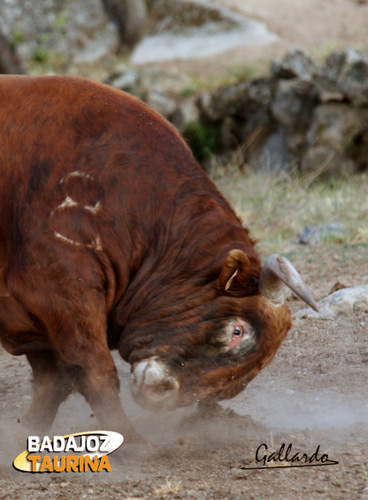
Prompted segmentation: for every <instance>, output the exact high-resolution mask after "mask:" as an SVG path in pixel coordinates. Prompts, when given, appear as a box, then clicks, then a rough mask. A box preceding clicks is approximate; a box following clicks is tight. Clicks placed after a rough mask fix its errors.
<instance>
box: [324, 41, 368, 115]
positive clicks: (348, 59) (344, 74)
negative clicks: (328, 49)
mask: <svg viewBox="0 0 368 500" xmlns="http://www.w3.org/2000/svg"><path fill="white" fill-rule="evenodd" d="M315 81H316V88H317V91H318V95H319V98H320V100H321V101H322V102H328V101H342V100H344V99H348V100H349V101H350V102H352V103H353V104H355V105H358V106H360V105H366V104H368V56H362V55H360V54H358V53H357V52H355V51H354V50H351V49H345V50H343V51H340V52H334V53H332V54H331V55H330V56H329V57H328V58H327V59H326V61H325V63H324V64H323V65H322V66H321V68H320V69H319V71H318V73H317V75H316V80H315Z"/></svg>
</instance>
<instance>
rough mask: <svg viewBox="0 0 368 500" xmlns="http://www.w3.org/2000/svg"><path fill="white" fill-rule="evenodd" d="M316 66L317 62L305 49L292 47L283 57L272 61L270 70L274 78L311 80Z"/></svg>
mask: <svg viewBox="0 0 368 500" xmlns="http://www.w3.org/2000/svg"><path fill="white" fill-rule="evenodd" d="M317 68H318V66H317V64H316V63H315V61H314V59H313V58H312V56H311V55H310V54H309V53H308V52H307V51H305V50H303V49H293V50H290V51H289V52H288V53H287V54H286V56H285V57H284V58H283V59H281V60H276V61H274V62H273V63H272V65H271V72H272V74H273V76H274V77H275V78H280V79H283V78H286V79H288V78H299V79H300V80H306V81H311V80H313V77H314V75H315V73H316V71H317Z"/></svg>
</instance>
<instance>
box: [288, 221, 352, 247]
mask: <svg viewBox="0 0 368 500" xmlns="http://www.w3.org/2000/svg"><path fill="white" fill-rule="evenodd" d="M349 233H350V231H349V229H348V228H347V227H346V225H345V224H344V223H342V222H332V223H330V224H320V225H319V226H317V227H311V226H308V225H307V226H305V228H304V229H303V231H302V232H301V233H300V236H299V239H298V243H301V244H303V245H317V244H318V243H321V241H323V240H324V239H326V238H333V239H344V238H346V236H347V235H349Z"/></svg>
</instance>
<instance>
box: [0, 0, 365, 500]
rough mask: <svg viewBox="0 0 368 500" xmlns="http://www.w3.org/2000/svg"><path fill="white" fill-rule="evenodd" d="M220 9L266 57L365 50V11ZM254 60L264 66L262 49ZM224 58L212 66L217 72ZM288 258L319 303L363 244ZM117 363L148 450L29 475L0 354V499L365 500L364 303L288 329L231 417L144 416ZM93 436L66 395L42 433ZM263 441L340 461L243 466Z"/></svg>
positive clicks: (24, 382)
mask: <svg viewBox="0 0 368 500" xmlns="http://www.w3.org/2000/svg"><path fill="white" fill-rule="evenodd" d="M218 1H219V2H220V0H218ZM221 3H222V4H226V5H229V6H232V7H234V8H238V9H242V8H243V9H245V11H246V12H249V11H251V10H252V9H254V16H255V17H257V18H258V19H261V20H263V21H265V22H267V24H268V26H269V28H270V30H271V31H273V32H276V33H277V34H278V35H279V36H280V38H281V41H280V42H278V43H279V44H280V47H276V46H274V47H273V48H272V49H271V48H270V49H269V51H268V52H267V57H268V56H270V54H271V52H272V51H273V50H274V51H275V53H274V55H278V54H280V55H281V54H282V53H283V51H284V49H286V48H288V47H291V46H295V45H298V46H305V47H306V48H309V49H311V50H312V49H316V48H318V47H317V46H318V44H323V43H327V42H328V41H329V40H334V43H335V44H336V47H337V46H342V45H352V46H355V47H357V46H358V45H359V43H361V44H364V43H367V31H366V20H367V16H368V6H367V5H365V4H362V5H358V4H357V3H356V2H354V1H352V0H324V1H323V2H317V1H315V0H306V1H301V0H299V1H298V2H295V0H294V1H292V0H277V1H275V0H246V1H245V0H244V2H241V1H238V2H235V1H232V0H222V1H221ZM235 4H236V5H235ZM243 4H244V5H243ZM245 4H246V5H245ZM364 18H365V19H364ZM257 50H258V49H257ZM267 50H268V49H267ZM278 51H279V52H278ZM243 55H244V54H243ZM271 56H272V54H271ZM271 56H270V57H271ZM233 57H234V60H237V57H238V56H237V54H233ZM252 57H253V56H252ZM255 57H260V58H262V57H265V49H264V48H263V49H260V52H259V53H258V55H257V56H255ZM225 60H226V61H228V58H227V57H225V58H223V59H222V58H221V57H218V58H217V62H216V64H217V65H225ZM186 64H188V63H186ZM211 64H212V63H211ZM211 64H209V67H208V68H209V69H208V71H209V72H210V71H211V68H213V65H212V66H211ZM254 236H255V237H256V236H257V235H254ZM287 251H288V252H289V253H290V252H291V253H292V255H293V256H292V260H293V262H294V264H295V265H296V267H297V268H298V270H299V271H300V272H301V273H302V274H303V276H304V277H305V278H306V281H307V283H308V284H309V286H310V287H311V288H312V289H313V291H314V293H315V296H316V298H317V299H321V298H322V297H324V296H326V295H328V294H329V292H330V291H331V289H332V288H333V286H334V285H335V284H336V283H337V282H339V283H340V284H343V285H345V286H356V285H361V284H365V285H367V284H368V259H367V251H368V249H367V247H365V246H358V245H357V246H351V247H341V246H338V245H335V246H328V247H323V246H321V247H311V248H309V247H298V246H295V248H292V247H291V246H290V244H288V245H287ZM289 306H290V308H291V309H292V311H293V312H296V311H297V310H298V309H300V308H303V307H304V306H303V305H302V304H301V302H300V301H298V300H293V299H292V298H291V299H290V300H289ZM116 362H117V365H118V370H119V375H120V378H121V385H122V400H123V401H124V405H125V407H126V410H127V413H128V415H129V416H130V417H131V419H132V421H133V422H134V424H135V425H136V427H137V429H138V430H139V431H140V432H141V433H142V434H143V435H144V436H145V437H146V438H148V439H150V440H151V442H152V443H153V444H154V446H153V447H152V448H148V449H147V448H141V447H137V448H134V449H130V450H128V449H127V448H125V449H124V445H123V447H122V448H121V450H120V451H119V452H116V453H115V454H114V455H113V456H112V458H111V461H110V463H111V467H112V471H111V472H109V473H107V472H102V473H100V474H92V473H85V474H77V473H68V474H42V475H30V474H25V473H20V472H17V471H15V470H14V469H13V468H12V465H11V464H12V461H13V459H14V458H15V456H16V455H18V453H20V452H21V451H23V450H24V449H25V440H24V433H23V431H22V430H21V428H20V425H19V424H18V423H17V419H18V418H19V417H21V416H22V415H23V414H24V412H25V411H26V409H27V407H28V405H29V403H30V394H31V385H30V369H29V368H28V366H27V364H26V363H25V361H24V360H23V359H22V358H15V357H11V356H10V355H8V354H7V353H5V352H4V351H2V350H1V351H0V443H1V444H0V499H8V498H12V499H13V500H15V499H23V498H30V499H38V498H44V497H47V498H50V499H64V498H65V499H69V498H88V499H95V498H96V499H97V498H100V499H105V498H106V499H116V498H121V499H128V498H136V499H138V498H139V499H151V498H165V499H169V498H178V499H186V498H195V499H202V498H203V499H221V498H227V499H231V500H235V499H271V498H272V499H281V498H285V499H304V498H321V499H341V500H343V499H344V500H345V499H365V498H366V499H368V398H367V379H368V376H367V375H368V305H367V300H362V301H361V302H360V303H359V304H357V305H356V306H355V307H354V308H352V309H351V310H344V312H343V313H341V314H339V315H337V316H336V318H334V319H333V320H331V319H329V320H326V319H325V320H323V319H313V320H312V319H297V320H295V321H294V326H293V328H292V330H291V331H290V332H289V335H288V337H287V339H286V341H285V342H284V344H283V345H282V347H281V348H280V350H279V352H278V354H277V356H276V358H275V359H274V361H273V362H272V364H271V365H270V366H269V367H267V368H266V369H265V370H264V371H263V372H262V373H261V374H260V375H259V376H258V377H257V378H256V379H255V380H254V381H252V382H251V384H250V385H249V386H248V388H247V389H246V391H245V392H244V393H243V394H241V395H240V396H238V397H237V398H236V399H234V400H232V401H229V402H226V403H224V405H223V406H224V408H231V409H233V410H235V411H236V414H232V413H231V412H225V413H224V414H220V415H218V416H217V417H212V418H210V419H207V420H201V421H199V420H197V419H196V418H195V417H193V416H194V415H195V413H194V412H195V409H194V408H189V409H184V410H178V411H176V412H173V413H171V414H168V415H166V416H162V415H154V414H151V413H149V412H146V411H144V410H142V409H140V408H139V407H138V406H136V405H135V404H134V403H133V402H132V400H131V398H130V395H129V389H128V382H127V378H128V373H129V370H128V367H127V366H126V365H125V364H124V363H123V362H122V361H120V360H119V358H118V357H116ZM96 428H98V424H97V423H96V421H95V419H94V417H93V416H91V413H90V410H89V408H88V406H87V405H86V404H85V402H84V401H83V400H82V399H81V398H80V397H79V396H77V395H74V396H72V397H71V398H70V399H69V400H68V401H67V402H66V403H65V404H64V405H63V406H62V407H61V408H60V411H59V414H58V417H57V420H56V422H55V424H54V426H53V429H52V434H68V433H71V432H77V431H82V430H88V429H96ZM21 436H23V437H21ZM263 443H264V444H266V445H267V446H268V452H269V453H270V452H272V451H277V450H278V449H279V448H280V446H281V445H282V444H283V443H285V445H286V447H287V446H288V445H289V444H291V445H292V450H293V453H294V452H300V454H302V453H307V454H308V455H309V456H311V455H312V454H313V453H315V452H316V450H317V448H318V447H319V457H321V456H322V454H327V455H328V457H329V459H332V460H335V461H338V462H339V464H338V465H330V466H321V467H308V468H284V467H280V468H277V469H269V470H246V469H244V467H252V466H253V467H254V466H256V465H257V463H256V461H255V454H256V450H257V448H258V447H259V446H260V445H261V444H263Z"/></svg>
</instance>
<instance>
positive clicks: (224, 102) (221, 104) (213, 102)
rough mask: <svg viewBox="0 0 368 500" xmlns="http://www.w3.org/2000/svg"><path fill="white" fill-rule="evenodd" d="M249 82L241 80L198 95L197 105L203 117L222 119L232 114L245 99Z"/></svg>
mask: <svg viewBox="0 0 368 500" xmlns="http://www.w3.org/2000/svg"><path fill="white" fill-rule="evenodd" d="M248 87H249V84H247V83H245V82H241V83H239V84H236V85H229V86H227V87H224V88H221V89H216V90H214V91H211V92H204V93H203V94H201V96H200V97H199V101H198V105H199V108H200V110H201V113H202V115H203V117H204V118H205V119H206V120H209V121H212V122H218V121H220V120H223V119H224V118H225V116H228V115H234V114H235V113H236V112H237V111H239V110H240V109H241V108H242V107H243V106H244V105H245V103H246V101H247V90H248Z"/></svg>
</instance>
